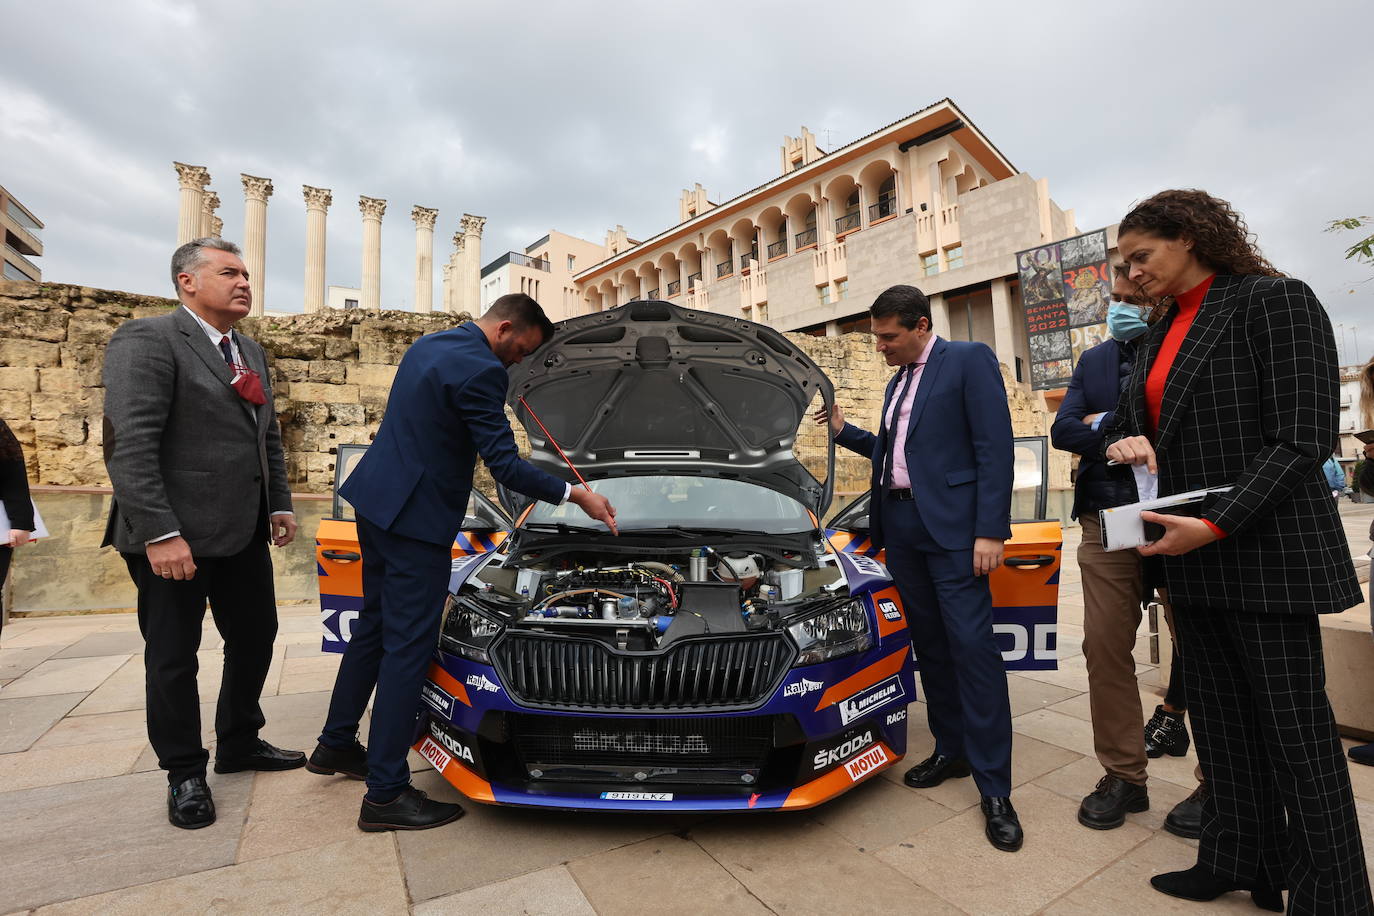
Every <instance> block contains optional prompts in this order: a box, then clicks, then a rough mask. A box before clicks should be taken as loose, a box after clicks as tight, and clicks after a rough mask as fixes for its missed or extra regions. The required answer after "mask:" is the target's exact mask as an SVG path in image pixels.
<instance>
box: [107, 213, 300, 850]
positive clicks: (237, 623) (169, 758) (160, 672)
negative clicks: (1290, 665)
mask: <svg viewBox="0 0 1374 916" xmlns="http://www.w3.org/2000/svg"><path fill="white" fill-rule="evenodd" d="M172 282H173V283H174V284H175V286H176V290H177V296H178V298H180V299H181V305H180V306H179V307H178V308H176V309H174V310H173V311H172V312H170V313H169V314H167V315H159V316H157V317H154V318H140V319H137V320H135V321H130V322H127V323H126V324H124V325H122V326H121V327H120V328H119V329H118V330H117V331H115V333H114V336H113V337H111V338H110V343H109V347H108V348H107V349H106V351H105V369H104V383H105V424H104V437H105V438H104V442H105V467H106V469H107V470H108V471H109V474H110V483H111V485H112V486H113V487H114V497H113V499H112V501H111V507H110V519H109V524H108V526H107V527H106V529H105V542H104V543H105V544H113V545H114V546H115V548H116V549H117V550H119V552H120V554H122V555H123V557H124V561H125V563H126V564H127V565H128V567H129V575H130V576H131V577H132V578H133V580H134V584H135V585H136V586H137V587H138V623H139V629H140V630H141V631H142V632H143V638H144V640H145V643H146V647H145V650H144V661H145V664H146V668H147V698H148V740H149V741H150V742H151V743H152V746H153V750H154V751H156V752H157V756H158V763H159V765H160V766H161V767H162V768H163V769H164V770H166V771H167V779H168V783H169V787H168V795H167V817H168V820H170V821H171V823H172V824H174V825H176V826H177V827H184V828H187V829H194V828H197V827H205V826H207V825H209V824H211V823H213V822H214V820H215V805H214V801H213V800H212V798H211V795H210V789H209V786H207V785H206V782H205V767H206V764H207V762H208V761H209V753H208V752H207V751H206V750H205V748H204V747H202V746H201V732H200V699H199V695H198V692H197V689H196V671H197V660H196V650H197V649H199V648H200V628H201V621H202V620H203V619H204V617H205V604H206V601H207V600H208V601H209V603H210V611H211V613H212V614H213V615H214V619H215V626H216V627H217V628H218V629H219V632H220V635H221V636H223V637H224V678H223V681H222V684H221V686H220V692H219V703H218V706H217V709H216V713H215V735H216V738H217V742H218V743H217V746H216V753H215V772H216V773H233V772H238V771H240V770H286V769H292V768H294V767H298V766H302V765H304V763H305V756H304V754H302V753H301V752H300V751H284V750H281V749H280V748H276V747H273V746H272V745H270V744H268V743H267V742H266V741H263V740H262V739H260V738H259V737H258V730H259V729H261V728H262V726H263V724H264V722H265V719H264V718H263V714H262V707H261V706H260V704H259V702H258V701H259V698H260V696H261V694H262V685H263V682H264V681H265V680H266V678H267V669H268V667H269V666H270V665H271V661H272V641H273V639H274V638H275V637H276V634H277V606H276V597H275V594H274V592H273V587H272V560H271V558H270V557H269V555H268V551H267V542H268V541H269V540H270V541H272V543H274V544H276V545H277V546H278V547H282V546H285V545H286V544H289V543H290V542H291V540H292V538H294V537H295V535H296V521H295V516H294V515H293V514H292V511H291V491H290V489H289V488H288V487H287V484H286V462H285V460H284V458H283V456H282V448H281V431H280V429H279V428H278V426H277V416H276V413H275V412H274V411H273V406H272V389H271V386H270V384H269V382H268V372H267V358H266V354H265V353H264V352H263V349H262V347H261V346H259V345H258V344H257V343H256V342H254V341H252V340H250V339H248V338H247V337H244V336H243V335H241V334H239V333H237V332H235V331H233V326H234V324H235V323H236V322H237V321H238V320H239V319H241V318H243V317H244V316H245V315H247V314H248V312H249V309H250V306H251V303H252V293H251V292H250V290H249V285H248V271H247V269H246V268H245V267H244V265H243V261H242V260H240V258H239V249H238V247H237V246H235V245H234V244H232V243H230V242H226V241H223V240H221V239H215V238H202V239H196V240H195V241H192V242H188V243H186V244H185V245H182V246H181V247H180V248H178V249H177V250H176V253H175V254H174V255H173V256H172Z"/></svg>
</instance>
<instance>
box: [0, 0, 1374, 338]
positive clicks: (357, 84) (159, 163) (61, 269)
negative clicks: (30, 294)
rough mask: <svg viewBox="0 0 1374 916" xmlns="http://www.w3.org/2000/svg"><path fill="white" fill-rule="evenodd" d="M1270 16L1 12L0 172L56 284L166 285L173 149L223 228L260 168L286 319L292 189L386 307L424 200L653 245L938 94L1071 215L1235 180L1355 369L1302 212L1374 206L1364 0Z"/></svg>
mask: <svg viewBox="0 0 1374 916" xmlns="http://www.w3.org/2000/svg"><path fill="white" fill-rule="evenodd" d="M1269 6H1272V7H1274V8H1276V10H1277V11H1276V12H1256V9H1257V5H1256V4H1254V3H1220V2H1210V0H1190V2H1174V0H1157V2H1155V3H1153V4H1131V5H1121V4H1115V3H1110V2H1099V3H1078V2H1073V3H1070V2H1054V3H1039V4H1028V3H1024V2H1016V0H1007V2H1002V0H997V2H984V0H978V2H973V0H965V2H963V3H949V2H943V3H938V4H937V3H929V2H924V0H921V2H910V0H908V2H895V0H889V2H886V3H881V2H870V0H849V2H847V3H844V4H840V3H833V2H831V3H812V2H807V0H792V2H776V0H767V2H757V0H735V2H729V3H722V2H718V0H699V2H694V3H688V4H673V3H643V2H604V0H602V2H595V0H594V2H590V3H566V2H564V3H551V2H543V0H532V2H528V3H525V4H522V5H511V6H506V5H504V4H495V3H490V4H484V5H480V6H478V5H473V4H458V3H452V2H449V3H444V2H435V0H412V2H409V3H406V4H404V5H402V4H399V3H398V4H379V3H375V2H371V3H364V2H358V0H333V2H330V3H305V2H286V0H278V2H270V0H239V2H237V3H223V2H221V3H216V4H210V3H188V2H179V0H122V2H120V3H109V2H90V0H83V2H62V0H53V2H48V3H17V2H0V23H3V30H4V32H5V33H6V35H7V38H6V48H5V54H4V56H3V59H0V184H4V185H5V186H6V187H8V188H9V190H10V191H11V192H12V193H13V194H15V195H16V196H17V197H18V198H19V199H20V200H22V201H24V202H25V204H27V205H28V206H29V207H30V208H31V209H32V210H33V211H34V212H35V213H36V214H37V215H38V216H39V218H40V219H42V220H44V221H45V223H46V224H47V228H46V230H45V231H44V245H45V249H46V250H45V255H44V257H43V259H42V265H43V271H44V276H45V277H47V278H48V279H50V280H53V281H57V282H71V283H80V284H84V285H89V286H98V287H108V288H116V289H125V290H130V291H135V292H148V293H163V294H165V293H167V292H169V291H170V287H169V281H168V280H167V279H166V264H167V261H168V258H169V256H170V251H171V248H172V246H173V244H174V242H175V238H176V222H177V183H176V176H175V173H174V171H173V169H172V166H171V162H172V160H174V159H175V160H180V161H183V162H190V163H194V164H198V165H204V166H207V167H208V168H209V170H210V173H211V176H212V178H213V183H212V188H213V189H214V190H216V191H218V192H219V194H220V197H221V199H222V200H223V202H224V203H223V206H222V207H221V209H220V215H221V216H222V217H223V218H224V221H225V235H226V237H228V238H234V239H237V238H239V236H240V235H241V232H242V226H243V194H242V188H241V185H240V183H239V177H238V176H239V173H241V172H247V173H249V174H253V175H262V176H266V177H269V178H271V179H272V180H273V182H274V183H275V187H276V193H275V195H274V196H273V197H272V199H271V202H270V204H269V208H268V237H267V245H268V250H267V266H266V305H267V307H269V308H279V309H284V310H298V309H300V307H301V305H300V303H301V291H302V286H303V274H304V260H303V259H304V244H305V208H304V203H303V201H302V199H301V190H300V187H301V185H302V184H313V185H318V186H322V187H328V188H331V189H332V190H333V192H334V205H333V207H332V208H331V210H330V214H329V229H328V232H329V247H328V267H327V282H328V283H330V284H333V285H343V286H355V285H357V284H358V281H359V273H360V267H359V261H360V247H361V225H360V217H359V214H358V209H357V197H358V195H359V194H366V195H369V196H373V197H382V198H385V199H386V200H387V201H388V202H389V206H388V211H387V215H386V219H385V221H384V223H383V266H382V299H383V304H384V305H386V306H387V307H403V308H409V307H411V304H412V300H413V296H414V292H413V269H414V268H413V264H414V229H413V224H412V223H411V221H410V215H409V214H410V208H411V206H412V205H414V204H422V205H425V206H431V207H438V208H439V211H440V214H439V231H438V233H437V237H436V259H438V258H439V257H442V255H439V254H438V252H439V251H440V250H442V251H444V252H445V253H446V252H447V250H448V241H447V239H448V237H449V236H450V235H451V234H452V232H453V231H454V230H455V229H456V228H457V221H458V217H459V215H460V214H461V213H463V212H464V211H466V212H470V213H477V214H481V215H484V216H487V217H488V218H489V221H488V224H487V231H486V235H485V238H484V240H483V260H484V261H486V260H490V259H491V258H493V257H495V256H496V255H498V254H499V253H500V252H502V251H504V250H506V249H517V250H518V249H522V248H524V246H525V245H527V244H529V243H530V242H533V241H534V240H535V239H537V238H539V237H540V236H541V235H543V234H544V233H545V232H546V231H547V230H548V229H550V228H557V229H559V230H561V231H564V232H569V233H572V234H575V235H582V236H584V237H587V238H590V239H595V240H600V239H602V238H603V236H604V233H605V231H606V229H607V228H608V227H611V226H614V225H615V224H617V223H621V224H623V225H624V226H625V227H626V229H627V230H629V232H630V234H631V235H632V236H635V237H639V238H647V237H649V236H652V235H654V234H655V233H657V232H659V231H660V230H662V229H664V228H666V227H667V226H669V225H670V224H672V223H674V222H676V220H677V200H678V195H679V193H680V191H681V189H682V188H684V187H689V186H690V185H691V184H692V182H694V181H700V182H701V183H702V184H704V185H705V186H706V187H707V189H708V190H709V191H710V193H711V196H712V199H714V200H725V199H728V198H730V197H733V196H734V195H736V194H738V193H740V192H741V191H744V190H746V189H748V188H751V187H753V186H755V185H757V184H760V183H761V182H763V181H766V180H768V179H770V178H772V177H774V176H775V175H776V174H777V171H778V146H779V145H780V143H781V141H782V137H783V135H784V134H795V133H796V132H797V129H798V127H799V125H802V124H805V125H807V126H808V127H810V128H811V129H812V130H813V131H815V132H817V133H818V134H819V135H820V136H821V139H822V141H823V142H822V145H823V146H824V145H826V144H825V141H826V140H827V139H828V141H829V148H835V147H837V146H839V145H841V144H843V143H846V142H848V141H850V140H853V139H855V138H856V137H858V136H861V135H862V134H865V133H867V132H869V131H871V130H873V129H875V128H877V127H880V126H882V125H884V124H887V123H889V122H891V121H894V120H897V119H898V118H901V117H903V116H905V115H907V114H910V113H911V112H913V111H915V110H917V109H919V108H922V107H924V106H925V105H927V104H930V103H931V102H934V101H936V100H938V99H940V98H943V97H945V96H949V97H950V98H952V99H954V101H955V102H956V103H957V104H958V105H959V106H960V107H961V108H962V109H963V110H964V111H965V112H966V113H967V114H968V115H969V117H970V118H971V119H972V120H973V121H974V122H975V123H976V124H977V125H978V126H979V127H980V128H981V129H982V130H983V131H984V132H985V133H986V134H987V135H988V136H989V137H990V138H991V139H992V140H993V142H994V143H996V144H997V145H998V147H999V148H1000V149H1001V150H1002V152H1003V153H1005V154H1006V155H1007V156H1008V157H1009V158H1010V159H1011V161H1012V162H1013V163H1014V164H1015V165H1016V167H1017V168H1018V169H1020V170H1022V171H1025V172H1028V173H1030V174H1031V175H1032V176H1034V177H1036V178H1041V177H1043V178H1048V179H1049V182H1050V190H1051V194H1052V195H1053V196H1054V198H1055V200H1056V201H1057V202H1058V203H1059V204H1060V205H1061V206H1063V207H1073V208H1074V209H1075V210H1076V211H1077V219H1078V224H1079V226H1080V228H1082V229H1084V230H1087V229H1094V228H1098V227H1100V226H1103V225H1106V224H1108V223H1111V222H1114V221H1116V220H1118V219H1119V218H1120V217H1121V215H1122V214H1123V213H1124V212H1125V210H1126V208H1127V207H1128V206H1129V205H1130V203H1131V202H1132V201H1134V200H1137V199H1139V198H1141V197H1143V196H1145V195H1148V194H1150V193H1151V192H1153V191H1155V190H1158V189H1160V188H1163V187H1169V186H1184V187H1190V186H1191V187H1203V188H1206V189H1208V190H1209V191H1211V192H1213V193H1215V194H1218V195H1220V196H1222V197H1226V198H1228V199H1230V200H1231V201H1233V202H1234V203H1235V204H1236V206H1237V207H1238V208H1239V209H1240V210H1241V211H1242V212H1244V213H1245V215H1246V216H1247V217H1248V219H1249V221H1250V225H1251V227H1252V229H1254V230H1255V231H1256V232H1257V233H1258V235H1259V238H1260V242H1261V244H1262V246H1263V248H1264V249H1265V251H1266V253H1267V254H1268V255H1269V256H1270V258H1271V260H1273V261H1274V262H1275V263H1276V264H1277V265H1278V266H1279V267H1280V269H1282V270H1285V271H1287V272H1289V273H1291V274H1293V275H1295V276H1298V277H1301V278H1303V279H1305V280H1307V281H1308V282H1309V283H1310V284H1311V285H1312V286H1313V288H1314V289H1315V290H1316V291H1317V293H1318V294H1319V295H1320V296H1321V297H1322V299H1323V300H1324V301H1325V303H1326V304H1327V307H1328V309H1329V310H1330V311H1331V313H1332V319H1333V321H1335V322H1338V323H1340V324H1342V325H1344V326H1346V327H1347V328H1348V327H1350V326H1352V325H1356V324H1358V325H1359V326H1360V332H1359V334H1360V336H1359V350H1360V351H1361V352H1360V356H1361V357H1365V356H1368V354H1369V353H1370V352H1374V280H1370V281H1369V282H1363V281H1367V280H1369V278H1371V277H1374V267H1369V266H1363V265H1356V264H1353V263H1351V262H1346V261H1344V260H1343V259H1342V253H1343V251H1344V250H1345V247H1347V245H1348V244H1349V243H1350V242H1353V241H1354V238H1353V237H1352V238H1351V239H1349V240H1346V238H1345V237H1344V236H1341V235H1332V234H1326V233H1324V232H1323V231H1322V230H1323V228H1324V226H1325V225H1326V223H1327V221H1329V220H1331V219H1333V218H1336V217H1340V216H1348V215H1363V214H1369V215H1374V170H1371V168H1370V161H1371V150H1374V117H1371V114H1370V103H1369V100H1370V99H1371V98H1374V67H1371V60H1370V58H1371V50H1370V40H1369V37H1370V35H1374V4H1368V3H1353V2H1343V3H1342V2H1328V0H1308V2H1305V3H1302V4H1299V5H1293V4H1269ZM1343 243H1344V244H1343ZM437 288H438V283H437V278H436V296H437ZM1344 336H1345V340H1346V344H1347V347H1346V351H1345V352H1344V353H1343V356H1345V357H1346V358H1347V359H1353V358H1354V354H1353V352H1351V350H1352V347H1353V343H1354V339H1353V335H1351V334H1350V333H1349V332H1348V331H1346V332H1345V334H1344Z"/></svg>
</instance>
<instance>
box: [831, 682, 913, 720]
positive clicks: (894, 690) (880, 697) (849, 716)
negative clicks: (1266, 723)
mask: <svg viewBox="0 0 1374 916" xmlns="http://www.w3.org/2000/svg"><path fill="white" fill-rule="evenodd" d="M904 696H906V692H905V691H904V690H902V681H901V678H900V677H899V676H898V675H895V674H894V675H893V676H892V677H890V678H888V679H887V680H885V681H881V682H880V683H878V684H875V685H874V686H872V687H870V688H868V689H867V690H865V691H863V692H862V693H856V694H854V695H853V696H851V697H846V698H845V699H843V700H840V702H838V703H836V704H835V705H836V706H838V707H839V710H840V721H841V722H843V723H844V724H845V725H848V724H849V723H850V722H853V721H854V720H855V719H860V718H862V717H864V716H866V715H868V714H869V713H870V712H872V711H873V710H875V709H877V708H879V707H880V706H886V705H887V704H888V703H891V702H892V701H893V700H899V699H901V698H902V697H904Z"/></svg>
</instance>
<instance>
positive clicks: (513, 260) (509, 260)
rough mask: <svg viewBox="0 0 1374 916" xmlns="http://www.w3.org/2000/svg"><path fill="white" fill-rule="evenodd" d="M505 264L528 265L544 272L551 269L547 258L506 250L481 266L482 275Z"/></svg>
mask: <svg viewBox="0 0 1374 916" xmlns="http://www.w3.org/2000/svg"><path fill="white" fill-rule="evenodd" d="M505 264H516V265H518V266H520V267H530V268H533V269H535V270H542V271H546V272H551V270H552V268H551V266H550V265H549V262H548V259H547V258H545V259H540V258H532V257H530V256H529V255H527V254H521V253H520V252H518V251H507V252H506V253H505V254H503V255H501V257H499V258H497V259H496V260H494V261H492V262H491V263H490V264H488V265H487V266H486V267H483V268H482V276H484V277H485V276H486V275H487V274H489V273H491V272H492V271H494V270H496V269H497V268H498V267H501V266H503V265H505Z"/></svg>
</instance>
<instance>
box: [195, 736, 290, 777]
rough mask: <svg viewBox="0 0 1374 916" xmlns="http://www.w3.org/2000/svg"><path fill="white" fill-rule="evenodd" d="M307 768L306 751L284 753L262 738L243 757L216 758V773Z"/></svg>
mask: <svg viewBox="0 0 1374 916" xmlns="http://www.w3.org/2000/svg"><path fill="white" fill-rule="evenodd" d="M303 766H305V752H304V751H284V750H282V749H281V748H279V747H273V746H272V745H270V744H268V743H267V742H266V741H264V740H262V739H261V738H259V739H258V743H257V746H256V747H255V748H254V749H253V750H252V751H251V752H250V753H248V754H244V755H243V756H241V757H216V758H215V772H216V773H241V772H243V771H244V770H294V769H295V768H296V767H303Z"/></svg>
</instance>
